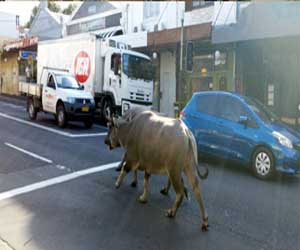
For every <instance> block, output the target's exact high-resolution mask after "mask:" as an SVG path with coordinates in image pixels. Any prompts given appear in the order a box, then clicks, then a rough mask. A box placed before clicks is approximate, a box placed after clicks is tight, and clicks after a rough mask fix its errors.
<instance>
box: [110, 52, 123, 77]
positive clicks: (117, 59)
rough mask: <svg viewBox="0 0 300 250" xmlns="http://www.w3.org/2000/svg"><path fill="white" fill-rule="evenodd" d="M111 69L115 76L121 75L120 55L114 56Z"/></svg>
mask: <svg viewBox="0 0 300 250" xmlns="http://www.w3.org/2000/svg"><path fill="white" fill-rule="evenodd" d="M110 69H111V70H112V71H113V72H114V74H115V75H120V74H121V55H120V54H112V56H111V62H110Z"/></svg>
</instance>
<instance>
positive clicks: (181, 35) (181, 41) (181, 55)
mask: <svg viewBox="0 0 300 250" xmlns="http://www.w3.org/2000/svg"><path fill="white" fill-rule="evenodd" d="M183 20H184V19H183V17H181V34H180V72H181V71H182V60H183Z"/></svg>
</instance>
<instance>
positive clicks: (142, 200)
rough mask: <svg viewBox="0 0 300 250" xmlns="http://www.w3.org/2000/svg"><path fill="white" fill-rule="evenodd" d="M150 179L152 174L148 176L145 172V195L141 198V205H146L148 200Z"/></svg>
mask: <svg viewBox="0 0 300 250" xmlns="http://www.w3.org/2000/svg"><path fill="white" fill-rule="evenodd" d="M149 178H150V174H148V173H147V172H146V171H145V175H144V192H143V194H142V195H141V196H140V197H139V202H141V203H146V202H147V200H148V184H149Z"/></svg>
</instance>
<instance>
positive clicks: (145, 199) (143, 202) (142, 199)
mask: <svg viewBox="0 0 300 250" xmlns="http://www.w3.org/2000/svg"><path fill="white" fill-rule="evenodd" d="M139 202H140V203H142V204H145V203H147V198H146V197H144V196H143V195H141V196H140V197H139Z"/></svg>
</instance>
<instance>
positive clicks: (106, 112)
mask: <svg viewBox="0 0 300 250" xmlns="http://www.w3.org/2000/svg"><path fill="white" fill-rule="evenodd" d="M112 114H113V105H112V102H111V101H110V100H108V99H106V100H105V101H104V105H103V110H102V117H103V118H104V120H105V122H108V120H109V118H111V115H112Z"/></svg>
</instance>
